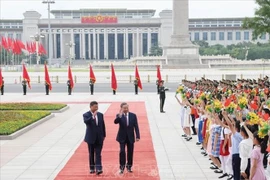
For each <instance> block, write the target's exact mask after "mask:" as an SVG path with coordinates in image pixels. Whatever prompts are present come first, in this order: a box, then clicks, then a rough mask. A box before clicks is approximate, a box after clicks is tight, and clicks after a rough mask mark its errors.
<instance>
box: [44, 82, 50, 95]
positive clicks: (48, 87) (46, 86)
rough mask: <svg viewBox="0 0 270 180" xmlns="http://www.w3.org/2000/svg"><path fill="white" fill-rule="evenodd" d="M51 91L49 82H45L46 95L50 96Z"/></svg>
mask: <svg viewBox="0 0 270 180" xmlns="http://www.w3.org/2000/svg"><path fill="white" fill-rule="evenodd" d="M49 89H50V85H49V84H48V83H47V82H45V91H46V95H49Z"/></svg>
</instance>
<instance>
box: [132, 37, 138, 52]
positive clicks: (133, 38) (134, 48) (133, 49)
mask: <svg viewBox="0 0 270 180" xmlns="http://www.w3.org/2000/svg"><path fill="white" fill-rule="evenodd" d="M135 35H136V34H135V33H134V32H132V57H137V56H138V55H137V52H136V42H135Z"/></svg>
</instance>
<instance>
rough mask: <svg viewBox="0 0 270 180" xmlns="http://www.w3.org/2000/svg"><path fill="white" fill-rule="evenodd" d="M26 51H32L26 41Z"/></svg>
mask: <svg viewBox="0 0 270 180" xmlns="http://www.w3.org/2000/svg"><path fill="white" fill-rule="evenodd" d="M26 51H28V52H29V53H31V48H30V45H29V43H28V42H26Z"/></svg>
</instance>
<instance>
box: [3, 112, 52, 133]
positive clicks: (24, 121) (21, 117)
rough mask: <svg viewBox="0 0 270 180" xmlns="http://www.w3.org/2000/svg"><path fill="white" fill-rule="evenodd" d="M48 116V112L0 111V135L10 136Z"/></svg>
mask: <svg viewBox="0 0 270 180" xmlns="http://www.w3.org/2000/svg"><path fill="white" fill-rule="evenodd" d="M50 114H51V112H48V111H0V135H10V134H12V133H14V132H16V131H18V130H20V129H22V128H24V127H26V126H28V125H30V124H32V123H34V122H36V121H38V120H40V119H42V118H44V117H46V116H48V115H50Z"/></svg>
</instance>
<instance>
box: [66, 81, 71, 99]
mask: <svg viewBox="0 0 270 180" xmlns="http://www.w3.org/2000/svg"><path fill="white" fill-rule="evenodd" d="M67 87H68V95H71V91H72V89H71V84H70V80H67Z"/></svg>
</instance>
